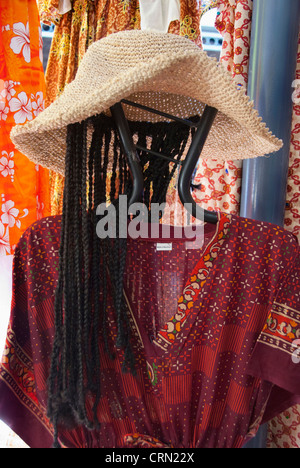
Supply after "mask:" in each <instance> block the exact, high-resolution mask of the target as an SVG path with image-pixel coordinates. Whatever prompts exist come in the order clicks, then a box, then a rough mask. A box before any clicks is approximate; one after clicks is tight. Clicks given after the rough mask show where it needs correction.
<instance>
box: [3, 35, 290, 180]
mask: <svg viewBox="0 0 300 468" xmlns="http://www.w3.org/2000/svg"><path fill="white" fill-rule="evenodd" d="M123 98H126V99H129V100H131V101H135V102H138V103H140V104H144V105H147V106H150V107H154V108H156V109H159V110H163V111H165V112H168V113H170V114H173V115H177V116H179V117H183V118H186V117H190V116H194V115H197V114H198V115H200V116H201V115H202V113H203V110H204V107H205V105H206V104H207V105H209V106H212V107H215V108H217V109H218V111H219V112H218V114H217V116H216V119H215V122H214V124H213V127H212V129H211V131H210V134H209V136H208V139H207V142H206V144H205V147H204V149H203V151H202V154H201V157H203V158H213V159H217V160H220V161H221V160H223V161H224V160H236V159H246V158H253V157H257V156H263V155H266V154H269V153H272V152H274V151H277V150H279V149H280V148H281V147H282V141H281V140H279V139H278V138H276V137H275V136H273V135H272V133H271V132H270V131H269V129H268V128H266V125H265V124H264V123H263V122H262V121H261V118H260V117H259V116H258V113H257V111H256V110H255V109H254V108H253V103H252V102H251V101H250V100H249V98H248V97H247V96H246V95H245V93H244V91H243V90H238V89H237V87H236V85H235V84H234V82H233V80H232V78H231V76H230V75H229V74H228V73H227V72H226V71H225V70H224V67H223V66H222V65H219V64H218V62H217V61H216V60H215V59H212V58H210V57H208V56H207V54H206V53H205V52H204V51H202V50H201V49H200V48H199V47H198V46H196V45H195V44H194V43H193V42H192V41H191V40H189V39H186V38H183V37H180V36H177V35H173V34H167V33H160V32H155V31H141V30H133V31H125V32H119V33H115V34H111V35H110V36H107V37H106V38H103V39H100V40H99V41H97V42H95V43H93V44H92V45H91V46H90V47H89V49H88V51H87V52H86V54H85V56H84V58H83V60H82V62H81V64H80V66H79V69H78V72H77V75H76V78H75V80H74V81H73V82H72V83H70V84H68V85H67V86H66V88H65V90H64V91H63V93H62V94H61V95H60V96H59V97H58V98H57V100H56V101H55V102H54V103H53V104H52V105H50V106H49V107H48V108H47V109H45V110H44V111H43V112H42V113H40V114H39V115H38V117H36V119H34V120H33V121H31V122H28V123H27V124H25V125H22V126H15V127H14V128H13V130H12V132H11V138H12V140H13V142H14V144H15V146H16V147H17V148H18V149H19V150H20V151H21V152H22V153H24V154H25V155H27V156H28V157H29V159H31V160H32V161H34V162H35V163H38V164H41V165H42V166H45V167H47V168H49V169H53V170H55V171H56V172H59V173H61V174H64V166H65V164H64V160H65V150H66V130H67V125H68V124H71V123H75V122H80V121H82V120H85V119H86V118H88V117H90V116H92V115H95V114H99V113H101V112H107V113H109V108H110V106H112V105H113V104H115V103H116V102H118V101H120V100H121V99H123ZM124 110H125V114H126V116H127V118H128V119H130V120H138V121H142V120H148V121H157V120H159V119H162V118H161V117H159V116H157V115H153V114H149V113H145V111H143V110H141V109H137V108H133V107H131V106H130V107H129V106H127V105H124Z"/></svg>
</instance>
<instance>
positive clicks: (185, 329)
mask: <svg viewBox="0 0 300 468" xmlns="http://www.w3.org/2000/svg"><path fill="white" fill-rule="evenodd" d="M230 223H231V215H229V214H225V213H218V222H217V224H216V229H215V231H214V233H213V235H212V237H211V239H210V240H209V242H208V243H207V245H206V246H205V248H204V250H203V252H202V253H201V257H200V259H199V260H198V262H197V264H196V265H195V266H194V268H193V270H192V272H191V274H190V275H189V278H188V281H187V282H186V284H185V287H184V289H183V292H182V294H181V296H180V297H179V299H178V301H177V311H176V312H175V314H174V315H173V316H172V317H171V318H170V319H169V320H167V322H166V323H165V324H164V326H163V327H162V328H161V329H160V330H159V331H158V332H157V334H156V337H154V338H153V339H152V340H150V338H149V337H148V335H147V333H146V331H145V329H144V326H143V325H142V323H141V321H140V320H139V319H138V318H137V317H136V316H135V314H134V311H133V307H132V305H131V304H130V300H129V297H128V294H127V293H126V291H125V289H124V297H125V300H126V303H127V306H128V309H129V313H130V320H131V322H132V323H133V325H134V328H135V330H136V332H137V334H138V336H139V340H140V343H141V345H142V346H143V348H144V349H145V351H146V354H147V355H148V356H149V355H152V356H153V357H155V356H156V357H166V356H167V355H168V354H169V353H170V352H172V355H177V356H178V355H179V353H180V350H181V348H182V346H183V344H184V341H185V338H186V337H187V335H188V333H189V331H190V329H191V327H192V325H193V323H194V321H195V319H196V316H197V314H198V310H199V308H198V307H197V304H198V302H197V300H198V298H199V296H200V293H201V292H202V290H203V287H204V285H205V283H206V281H207V279H208V277H209V275H210V273H211V271H212V269H213V266H214V263H215V260H216V259H217V257H218V255H219V251H220V249H221V247H222V245H223V243H224V241H225V239H226V237H227V233H228V229H229V225H230ZM198 305H199V304H198Z"/></svg>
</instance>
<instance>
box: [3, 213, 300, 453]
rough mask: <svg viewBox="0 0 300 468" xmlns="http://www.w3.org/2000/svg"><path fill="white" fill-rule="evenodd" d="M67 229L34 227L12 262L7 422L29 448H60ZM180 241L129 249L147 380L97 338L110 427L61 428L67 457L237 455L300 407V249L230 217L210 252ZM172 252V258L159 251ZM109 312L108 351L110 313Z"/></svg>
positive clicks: (131, 311)
mask: <svg viewBox="0 0 300 468" xmlns="http://www.w3.org/2000/svg"><path fill="white" fill-rule="evenodd" d="M60 227H61V218H60V217H50V218H45V219H43V220H41V221H39V222H37V223H35V224H34V225H33V226H32V227H31V228H29V229H28V230H27V231H26V233H25V234H24V235H23V237H22V239H21V240H20V242H19V244H18V246H17V250H16V255H15V261H14V287H13V304H12V313H11V319H10V325H9V329H8V333H7V340H6V348H5V352H4V356H3V360H2V365H1V368H0V418H1V419H2V420H4V421H5V422H6V423H7V424H8V425H10V426H11V427H12V429H13V430H14V431H15V432H16V433H17V434H18V435H20V436H21V438H23V439H24V441H25V442H26V443H27V444H28V445H29V446H31V447H50V446H51V445H52V441H53V436H52V428H51V426H50V424H49V422H48V420H47V418H46V405H47V377H48V372H49V363H50V356H51V347H52V342H53V334H54V325H53V324H54V311H53V309H54V290H55V286H56V284H57V279H58V258H59V253H58V252H59V240H60ZM176 229H177V228H174V227H173V228H171V232H170V236H169V238H168V239H166V238H164V239H160V238H156V239H153V238H151V239H138V240H133V239H128V258H127V268H126V273H125V294H126V299H127V305H128V317H129V320H130V324H131V327H132V346H133V349H134V352H135V356H136V362H137V375H136V376H132V375H131V374H128V373H127V374H123V373H122V370H121V369H122V362H123V357H124V355H123V352H119V351H116V358H115V360H114V361H111V360H110V359H109V357H108V356H107V355H106V353H105V352H104V345H103V340H99V347H100V356H101V362H100V365H101V392H102V396H101V399H100V402H99V406H98V419H99V421H100V423H101V427H100V429H99V430H92V431H90V430H88V429H86V428H85V427H83V426H78V427H73V428H72V429H71V428H69V429H68V430H67V429H65V428H59V438H60V441H61V443H62V444H63V446H64V447H102V448H112V447H117V448H118V447H135V446H148V447H153V446H154V445H155V444H158V445H159V446H161V447H162V446H168V447H174V448H200V447H201V448H204V447H230V448H232V447H241V446H243V444H244V442H245V441H246V440H247V439H248V438H249V437H251V436H253V435H255V433H256V431H257V429H258V427H259V425H260V424H261V423H264V422H266V421H267V420H269V419H270V418H273V417H274V416H275V415H276V414H279V413H280V412H282V411H284V410H286V409H287V408H289V407H291V406H292V405H294V404H296V403H300V390H299V389H300V357H299V354H300V352H299V351H300V349H299V346H298V341H299V338H300V274H299V267H300V256H299V247H298V243H297V240H296V239H295V237H294V236H293V235H292V234H290V233H288V232H287V231H284V230H283V229H281V228H279V227H277V226H274V225H271V224H268V223H263V222H259V221H254V220H249V219H243V218H239V217H237V216H235V215H232V216H229V215H224V214H221V215H220V219H219V222H218V224H217V226H215V225H205V237H204V245H203V246H202V247H201V248H200V247H198V248H191V243H190V241H189V242H186V241H185V240H182V239H179V238H178V236H177V234H176ZM165 242H168V243H172V250H157V243H165ZM194 247H195V246H194ZM169 248H171V247H170V246H169ZM178 298H179V299H178ZM107 313H108V317H109V340H111V346H112V345H113V343H114V342H115V338H116V334H117V330H116V326H115V320H114V312H113V310H112V307H111V306H109V307H108V311H107ZM90 398H91V399H89V398H87V401H86V403H87V408H88V409H89V408H92V406H93V398H92V397H90ZM147 444H148V445H147ZM158 445H157V446H158Z"/></svg>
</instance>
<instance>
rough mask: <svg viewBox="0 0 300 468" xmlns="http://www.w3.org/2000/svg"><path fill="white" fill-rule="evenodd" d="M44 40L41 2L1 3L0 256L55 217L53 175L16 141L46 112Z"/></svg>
mask: <svg viewBox="0 0 300 468" xmlns="http://www.w3.org/2000/svg"><path fill="white" fill-rule="evenodd" d="M42 58H43V57H42V37H41V27H40V22H39V16H38V10H37V7H36V2H35V0H26V1H24V0H0V196H1V199H0V256H1V255H9V254H12V253H13V252H14V248H15V245H16V244H17V242H18V240H19V238H20V236H21V235H22V233H23V232H24V231H25V230H26V229H27V227H28V226H30V225H31V224H32V223H33V222H34V221H36V220H37V219H39V218H41V217H43V216H47V215H48V214H49V211H50V202H49V174H48V171H47V170H45V169H43V168H41V167H39V166H36V165H35V164H34V163H32V162H30V161H29V160H28V159H27V158H26V157H25V156H24V155H23V154H21V153H20V152H19V151H17V150H16V148H15V147H14V145H13V143H12V141H11V140H10V131H11V129H12V127H13V126H14V125H19V124H24V123H26V122H30V121H31V120H33V119H34V118H35V117H36V116H37V115H38V113H39V112H41V111H42V110H43V109H44V99H45V79H44V72H43V66H42Z"/></svg>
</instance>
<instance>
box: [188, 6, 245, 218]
mask: <svg viewBox="0 0 300 468" xmlns="http://www.w3.org/2000/svg"><path fill="white" fill-rule="evenodd" d="M207 3H209V2H207ZM209 6H210V7H211V6H213V7H217V8H218V14H216V22H215V27H216V29H217V30H218V31H219V33H220V34H221V36H222V37H223V43H222V50H221V54H220V63H221V64H222V65H223V66H224V67H225V68H226V69H227V70H228V71H229V72H230V73H231V75H232V76H233V79H234V81H235V82H236V84H237V86H238V87H241V88H242V89H241V92H246V88H247V83H248V66H249V55H250V54H249V52H250V35H251V21H252V7H253V1H252V0H216V1H215V2H210V3H209ZM241 181H242V163H241V162H240V161H236V160H234V161H230V162H225V163H224V164H218V163H217V162H216V161H211V160H207V159H200V160H199V165H198V169H197V172H196V175H195V180H194V185H199V184H201V189H200V190H195V191H194V197H195V200H196V201H197V203H199V204H200V205H201V206H203V207H204V208H206V209H211V210H220V211H226V212H228V213H233V214H237V215H238V214H239V210H240V192H241Z"/></svg>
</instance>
